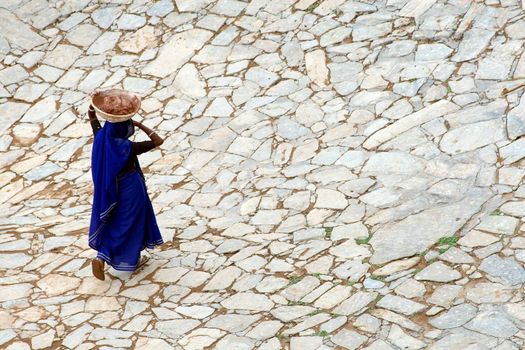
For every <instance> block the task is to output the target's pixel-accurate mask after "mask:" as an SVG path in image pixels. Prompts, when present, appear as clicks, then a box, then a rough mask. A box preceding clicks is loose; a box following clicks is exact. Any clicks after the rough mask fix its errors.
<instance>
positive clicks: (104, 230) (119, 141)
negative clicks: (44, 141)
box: [89, 121, 163, 271]
mask: <svg viewBox="0 0 525 350" xmlns="http://www.w3.org/2000/svg"><path fill="white" fill-rule="evenodd" d="M133 132H134V128H133V124H132V122H131V121H126V122H121V123H109V122H106V123H105V124H104V127H102V129H100V130H99V131H98V132H97V133H96V135H95V141H94V142H93V150H92V158H91V172H92V177H93V184H94V196H93V205H92V212H91V223H90V228H89V246H90V247H91V248H93V249H95V250H97V251H98V254H97V257H98V258H100V259H102V260H104V261H106V262H107V263H108V264H109V265H110V266H112V267H113V268H115V269H116V270H124V271H133V270H135V269H136V267H137V266H138V263H139V260H140V252H141V251H142V250H143V249H144V248H146V247H147V248H153V247H154V246H155V245H159V244H162V243H163V241H162V237H161V234H160V230H159V228H158V225H157V222H156V219H155V214H154V212H153V206H152V205H151V201H150V199H149V196H148V194H147V189H146V184H145V181H144V175H143V174H142V171H141V169H140V165H139V163H138V159H137V157H136V155H134V154H133V152H132V142H131V141H130V140H128V137H130V136H131V135H132V134H133ZM130 157H132V160H133V162H134V163H135V170H133V171H131V172H127V173H126V174H122V170H123V168H124V167H125V165H126V163H127V162H128V159H129V158H130Z"/></svg>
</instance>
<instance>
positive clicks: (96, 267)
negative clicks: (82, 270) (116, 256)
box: [91, 259, 106, 281]
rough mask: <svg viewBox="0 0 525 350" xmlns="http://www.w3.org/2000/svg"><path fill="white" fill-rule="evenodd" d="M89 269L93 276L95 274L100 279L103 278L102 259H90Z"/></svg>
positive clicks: (102, 279)
mask: <svg viewBox="0 0 525 350" xmlns="http://www.w3.org/2000/svg"><path fill="white" fill-rule="evenodd" d="M91 270H92V271H93V276H95V277H96V278H98V279H99V280H101V281H104V280H105V278H106V277H105V276H104V260H100V259H93V260H91Z"/></svg>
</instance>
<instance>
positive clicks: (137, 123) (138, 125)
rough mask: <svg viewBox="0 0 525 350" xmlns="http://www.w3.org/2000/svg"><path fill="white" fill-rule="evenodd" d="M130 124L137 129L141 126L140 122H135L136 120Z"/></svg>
mask: <svg viewBox="0 0 525 350" xmlns="http://www.w3.org/2000/svg"><path fill="white" fill-rule="evenodd" d="M132 122H133V126H136V127H137V128H140V127H141V125H142V123H141V122H138V121H136V120H132Z"/></svg>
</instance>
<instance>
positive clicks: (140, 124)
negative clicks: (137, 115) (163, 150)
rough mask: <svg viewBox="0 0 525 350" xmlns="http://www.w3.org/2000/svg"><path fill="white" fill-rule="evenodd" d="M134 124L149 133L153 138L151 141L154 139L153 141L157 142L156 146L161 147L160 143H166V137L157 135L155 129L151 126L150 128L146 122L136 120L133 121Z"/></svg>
mask: <svg viewBox="0 0 525 350" xmlns="http://www.w3.org/2000/svg"><path fill="white" fill-rule="evenodd" d="M133 125H135V126H136V127H137V128H139V129H141V130H142V131H144V132H145V133H146V134H147V135H148V137H149V138H150V139H151V141H153V143H154V144H155V147H159V146H160V145H162V144H163V143H164V139H163V138H162V137H160V136H159V135H157V133H156V132H155V131H153V130H151V129H150V128H148V127H147V126H145V125H144V124H142V123H140V122H137V121H135V120H134V121H133Z"/></svg>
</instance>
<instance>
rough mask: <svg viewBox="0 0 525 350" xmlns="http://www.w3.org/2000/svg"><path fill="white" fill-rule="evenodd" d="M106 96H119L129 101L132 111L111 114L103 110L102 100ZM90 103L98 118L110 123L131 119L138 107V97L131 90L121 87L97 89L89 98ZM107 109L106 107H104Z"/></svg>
mask: <svg viewBox="0 0 525 350" xmlns="http://www.w3.org/2000/svg"><path fill="white" fill-rule="evenodd" d="M106 97H120V98H122V99H126V100H128V101H131V104H132V111H131V112H129V113H126V114H111V113H108V112H106V111H105V110H104V107H105V106H104V105H103V104H104V101H105V98H106ZM91 104H92V105H93V108H94V109H95V113H96V114H97V116H99V117H100V118H103V119H105V120H107V121H109V122H111V123H118V122H123V121H126V120H129V119H131V117H133V116H134V115H135V114H136V113H137V112H138V111H139V109H140V97H138V96H137V95H135V94H134V93H132V92H129V91H126V90H122V89H110V90H105V91H97V92H96V93H95V94H93V96H92V98H91ZM106 109H107V108H106Z"/></svg>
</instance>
